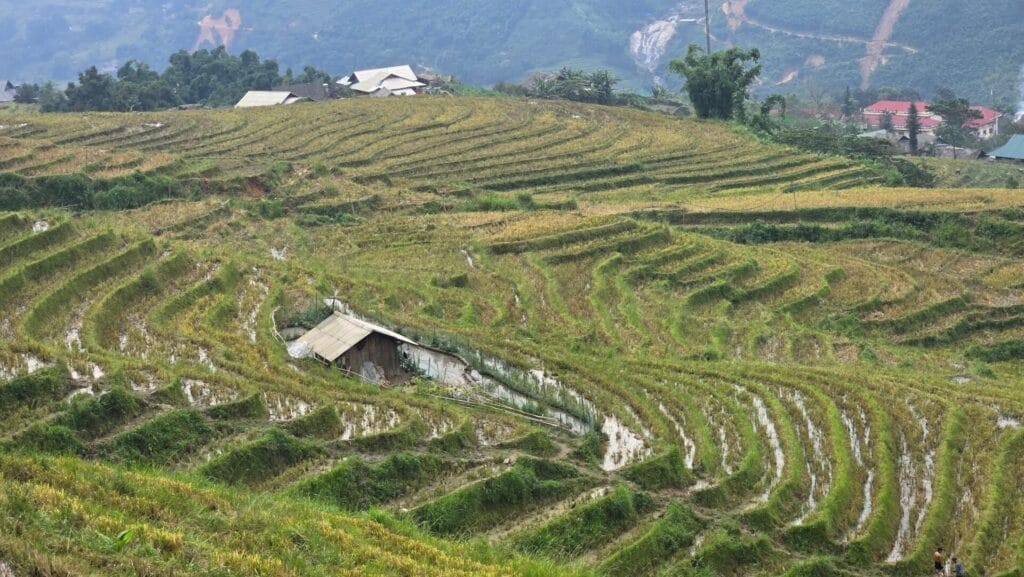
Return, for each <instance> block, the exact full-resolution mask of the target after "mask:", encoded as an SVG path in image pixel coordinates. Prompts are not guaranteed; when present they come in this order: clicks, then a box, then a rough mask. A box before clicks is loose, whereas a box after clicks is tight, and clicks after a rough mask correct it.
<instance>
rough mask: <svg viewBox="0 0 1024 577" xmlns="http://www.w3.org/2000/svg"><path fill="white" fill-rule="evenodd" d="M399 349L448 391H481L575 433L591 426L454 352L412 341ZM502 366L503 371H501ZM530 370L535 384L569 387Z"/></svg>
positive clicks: (497, 368) (497, 367)
mask: <svg viewBox="0 0 1024 577" xmlns="http://www.w3.org/2000/svg"><path fill="white" fill-rule="evenodd" d="M400 350H401V351H402V353H403V355H404V356H405V357H406V358H407V359H408V361H409V362H411V363H412V364H413V365H414V366H415V367H416V368H417V369H418V370H419V371H420V372H421V373H423V374H424V375H426V376H427V377H429V378H430V379H432V380H434V381H437V382H439V383H441V384H443V385H446V386H449V387H453V390H452V391H451V392H452V393H453V394H455V395H456V396H458V397H461V398H468V397H470V396H472V395H473V394H482V395H483V396H484V397H488V398H491V399H493V400H496V401H498V402H500V403H503V404H506V405H510V406H512V407H514V408H516V409H518V410H520V411H525V412H527V413H532V414H537V413H539V414H540V416H545V417H548V418H553V419H555V420H557V421H558V422H559V423H560V424H561V425H562V426H564V427H566V428H568V429H569V430H571V431H572V432H573V433H574V434H577V435H582V434H584V433H586V432H587V431H589V430H590V427H589V426H588V425H587V424H586V423H584V422H583V421H582V420H580V419H579V418H577V417H576V416H574V415H571V414H569V413H568V412H566V411H563V410H561V409H557V408H554V407H551V406H545V405H544V404H543V403H541V402H539V401H537V400H535V399H533V398H531V397H528V396H527V395H525V394H523V393H520V392H519V391H516V390H514V389H512V388H510V387H508V386H506V385H505V384H504V383H501V382H499V381H497V380H495V379H492V378H490V377H488V376H486V375H482V374H480V372H479V371H477V370H476V369H473V368H471V367H470V366H469V365H467V364H466V363H465V362H463V361H462V360H461V359H459V358H458V357H455V356H454V355H450V354H447V353H442V352H440V351H435V350H432V349H425V348H423V347H416V346H412V345H402V347H401V348H400ZM485 364H487V366H488V369H490V370H493V371H495V372H499V374H507V372H508V371H509V369H508V367H507V366H506V365H504V364H503V363H500V362H499V361H491V362H489V363H488V362H485ZM503 369H504V371H505V373H501V372H500V371H502V370H503ZM529 374H530V375H532V376H533V378H534V379H535V380H536V385H537V386H538V387H540V388H549V389H551V390H555V387H561V388H560V389H559V390H562V391H571V389H568V388H567V387H563V386H562V385H561V383H558V382H557V381H556V380H555V379H553V378H552V377H549V376H547V375H545V374H544V372H543V371H539V372H537V371H534V372H531V373H529ZM564 394H565V395H568V396H570V398H573V399H579V400H582V399H583V397H582V396H580V395H579V394H578V393H576V392H575V391H572V392H571V393H570V392H565V393H564Z"/></svg>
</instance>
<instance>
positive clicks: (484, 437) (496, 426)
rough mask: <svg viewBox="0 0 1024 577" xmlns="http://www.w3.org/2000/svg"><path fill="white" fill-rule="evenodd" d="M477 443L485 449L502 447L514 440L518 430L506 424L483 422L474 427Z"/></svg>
mask: <svg viewBox="0 0 1024 577" xmlns="http://www.w3.org/2000/svg"><path fill="white" fill-rule="evenodd" d="M474 429H475V431H476V438H477V441H479V442H480V445H482V446H484V447H493V446H495V445H500V444H501V443H504V442H506V441H509V440H511V439H512V437H513V435H514V434H515V432H516V428H515V427H512V426H509V425H506V424H505V423H495V422H483V423H477V424H476V426H475V427H474Z"/></svg>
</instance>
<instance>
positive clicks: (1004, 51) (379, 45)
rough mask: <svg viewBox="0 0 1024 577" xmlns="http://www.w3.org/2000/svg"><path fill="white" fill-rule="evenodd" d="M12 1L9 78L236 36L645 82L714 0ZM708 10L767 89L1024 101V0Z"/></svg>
mask: <svg viewBox="0 0 1024 577" xmlns="http://www.w3.org/2000/svg"><path fill="white" fill-rule="evenodd" d="M7 4H9V6H5V7H4V10H3V11H2V12H3V16H0V53H3V54H5V55H8V56H9V57H8V58H6V59H5V60H6V65H5V66H4V69H0V77H10V78H12V79H15V80H27V81H40V80H45V79H57V80H65V79H71V78H74V76H75V74H76V73H77V72H78V71H80V70H81V69H83V68H85V67H87V66H89V65H92V64H96V65H98V66H100V67H101V68H106V69H108V70H110V69H113V68H114V67H116V66H117V65H118V64H121V63H123V62H125V61H127V60H128V59H131V58H136V59H140V60H143V61H146V62H148V63H150V64H152V65H154V66H157V67H161V68H162V67H163V66H164V65H165V63H166V58H167V56H168V55H169V54H170V53H171V52H173V51H175V50H178V49H195V48H203V47H213V46H215V45H217V44H220V43H227V44H228V45H229V48H230V50H231V51H232V52H238V51H241V50H244V49H253V50H255V51H257V52H258V53H260V55H261V56H265V57H268V58H275V59H277V60H278V61H279V62H280V63H281V66H282V68H284V67H288V66H291V67H295V68H301V66H302V65H304V64H313V65H316V66H318V67H321V68H324V69H327V70H329V71H331V72H333V73H344V72H346V71H348V70H349V69H351V68H359V67H372V66H380V65H388V64H393V63H398V62H408V63H411V64H413V65H417V66H421V67H428V68H434V69H438V70H443V71H445V72H451V73H454V74H456V75H457V76H459V77H460V78H461V79H463V80H464V81H466V82H469V83H474V84H492V83H494V82H497V81H500V80H519V79H523V78H525V77H526V76H527V75H529V74H530V73H531V72H533V71H536V70H548V69H554V68H558V67H561V66H563V65H572V66H578V67H584V68H608V69H611V70H613V71H614V72H615V73H616V74H617V75H618V76H620V77H621V78H623V79H624V80H625V81H626V83H627V84H628V85H629V86H631V87H633V88H636V89H643V88H646V87H648V86H650V84H652V83H653V82H654V81H655V79H656V78H661V79H664V78H665V77H666V66H667V61H668V60H669V59H670V58H671V57H672V56H673V55H675V54H682V53H683V51H684V50H685V47H686V45H687V44H689V43H691V42H697V43H701V44H702V43H703V26H702V19H703V3H701V2H699V1H694V0H687V1H685V2H677V1H673V0H642V1H639V2H631V3H629V4H628V5H625V4H623V3H621V2H616V1H613V0H585V1H584V0H560V1H556V2H540V1H536V0H527V1H524V2H518V3H514V4H513V3H507V2H499V1H497V0H478V1H469V0H439V1H437V2H432V3H429V4H427V3H416V4H412V3H409V2H405V1H402V0H383V1H379V2H370V1H368V0H357V1H349V2H345V3H343V4H340V5H335V4H333V3H331V2H326V1H325V0H308V1H303V2H287V3H272V2H265V0H252V1H250V2H247V3H239V2H233V1H230V0H228V1H221V2H214V3H210V4H207V5H201V4H192V3H189V2H186V1H181V0H162V1H160V2H157V1H156V0H134V1H133V0H87V1H86V0H78V1H75V0H42V2H40V3H36V4H31V5H22V4H16V3H13V2H7ZM712 12H713V14H712V34H713V37H714V40H715V46H719V47H722V46H726V45H730V44H738V45H743V46H758V47H759V48H761V50H762V53H763V54H764V57H765V75H764V87H763V90H766V91H767V90H773V91H780V92H789V91H794V90H798V89H799V88H800V87H801V86H800V85H801V84H802V83H804V82H807V81H808V79H810V82H812V83H814V84H816V85H820V86H826V87H830V86H843V85H852V86H857V85H861V84H862V83H864V82H865V79H866V81H867V82H868V83H870V84H873V85H876V86H878V85H895V86H913V87H915V88H918V89H920V90H923V91H925V92H929V91H931V90H932V89H934V88H935V87H936V86H938V85H943V86H949V87H952V88H954V89H955V90H957V91H958V92H961V93H964V94H968V95H970V96H972V97H973V98H975V99H977V100H984V101H985V102H986V103H989V102H990V101H992V100H995V101H997V102H1016V101H1017V100H1019V84H1020V78H1019V77H1020V74H1019V72H1020V68H1021V65H1022V64H1024V47H1022V46H1019V45H1016V44H1015V43H1013V42H1012V38H1014V32H1015V31H1016V30H1017V29H1019V24H1018V23H1019V22H1020V21H1021V20H1022V18H1024V5H1021V4H1020V3H1019V2H1016V1H1015V0H984V1H983V2H981V3H978V4H975V5H971V6H969V7H968V6H966V5H964V4H963V3H961V2H957V1H955V0H939V1H935V2H924V1H922V0H894V1H892V2H890V1H889V0H870V1H867V2H860V3H855V4H854V3H848V2H840V1H838V0H826V1H823V2H816V1H811V0H730V1H728V2H721V1H717V2H714V3H713V4H712ZM884 15H888V16H889V22H888V26H882V24H883V17H884ZM963 39H970V40H969V41H966V40H963ZM669 82H671V80H670V81H669Z"/></svg>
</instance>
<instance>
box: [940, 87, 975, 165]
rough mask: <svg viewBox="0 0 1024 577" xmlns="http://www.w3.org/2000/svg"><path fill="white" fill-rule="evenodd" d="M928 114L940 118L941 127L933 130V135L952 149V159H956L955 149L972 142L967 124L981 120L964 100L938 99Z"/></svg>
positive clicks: (971, 134) (971, 135)
mask: <svg viewBox="0 0 1024 577" xmlns="http://www.w3.org/2000/svg"><path fill="white" fill-rule="evenodd" d="M928 112H931V113H932V114H938V115H939V116H941V117H942V125H940V126H939V127H938V129H936V130H935V135H936V136H938V137H939V139H941V140H942V141H943V142H945V143H946V144H949V145H951V146H952V147H953V158H954V159H956V149H957V147H960V148H963V147H966V146H967V145H968V144H970V143H971V142H972V140H973V133H972V132H971V129H970V127H968V126H967V123H968V122H970V121H971V120H974V119H977V118H981V117H982V116H981V113H980V112H978V111H977V110H974V109H973V108H971V103H970V102H969V101H968V100H967V99H966V98H940V99H939V100H936V101H935V103H934V104H932V105H931V106H929V107H928Z"/></svg>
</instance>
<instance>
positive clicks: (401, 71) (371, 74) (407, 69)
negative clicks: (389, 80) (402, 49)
mask: <svg viewBox="0 0 1024 577" xmlns="http://www.w3.org/2000/svg"><path fill="white" fill-rule="evenodd" d="M388 76H397V77H399V78H404V79H406V80H411V81H413V82H416V81H417V80H419V78H417V77H416V73H415V72H413V71H412V66H409V65H408V64H404V65H402V66H388V67H387V68H371V69H369V70H357V71H355V72H353V73H352V74H351V75H350V76H349V79H350V80H351V81H353V82H366V81H368V80H370V79H371V78H376V77H381V78H386V77H388Z"/></svg>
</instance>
